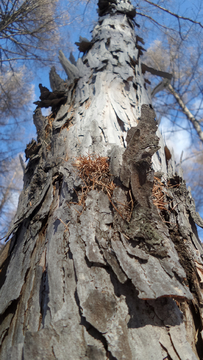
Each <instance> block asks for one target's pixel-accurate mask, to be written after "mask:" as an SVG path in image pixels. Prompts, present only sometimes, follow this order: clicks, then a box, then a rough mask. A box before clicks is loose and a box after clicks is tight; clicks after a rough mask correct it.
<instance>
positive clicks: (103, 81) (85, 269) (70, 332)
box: [0, 0, 203, 360]
mask: <svg viewBox="0 0 203 360" xmlns="http://www.w3.org/2000/svg"><path fill="white" fill-rule="evenodd" d="M134 16H135V9H134V8H133V6H132V5H131V4H130V3H129V1H120V0H117V1H115V0H114V1H99V21H98V24H97V25H96V26H95V28H94V30H93V38H92V41H91V42H88V41H87V40H86V39H83V38H81V39H80V43H79V48H80V50H82V51H83V52H84V55H83V57H82V58H79V59H78V61H77V63H75V64H73V63H70V62H69V60H67V59H66V58H65V56H64V55H63V53H62V52H61V53H60V61H61V63H62V64H63V66H64V69H65V70H66V72H67V74H68V80H67V81H66V82H62V80H61V79H60V78H59V77H58V75H57V74H56V73H55V71H54V69H52V71H51V74H50V82H51V86H52V90H53V91H58V90H64V89H65V91H66V95H67V102H66V104H64V105H62V106H61V107H60V108H59V109H57V111H56V109H55V110H54V111H53V113H52V115H50V116H48V117H43V116H42V114H41V110H40V109H39V108H37V110H36V111H35V114H34V123H35V125H36V128H37V134H38V138H37V142H36V141H32V143H31V144H29V145H28V147H27V150H26V156H27V157H28V158H29V162H28V165H27V167H26V170H25V175H24V189H23V191H22V193H21V195H20V200H19V205H18V211H17V213H16V216H15V219H14V222H13V224H12V226H11V229H10V232H9V233H8V236H10V240H9V241H8V243H7V244H6V246H5V247H4V249H3V251H2V252H1V254H0V269H1V273H0V286H1V292H0V314H1V315H0V317H1V322H0V335H1V348H0V358H1V360H10V359H15V360H22V359H23V360H28V359H33V360H37V359H40V360H41V359H46V360H52V359H53V360H54V359H57V360H64V359H69V360H79V359H87V360H88V359H91V360H106V359H109V360H124V359H126V360H146V359H151V360H163V359H172V360H180V359H181V360H186V359H187V360H197V359H202V358H203V342H202V323H203V313H202V306H203V298H202V281H203V263H202V257H201V256H202V254H203V250H202V246H201V243H200V241H199V239H198V235H197V231H196V226H195V223H196V224H198V225H199V226H203V221H202V219H201V218H200V217H199V215H198V214H197V213H196V211H195V205H194V202H193V199H192V197H191V195H190V193H189V192H188V190H187V189H186V186H185V183H184V181H183V180H182V178H181V177H180V176H178V175H177V174H175V170H174V163H173V160H172V159H167V160H166V159H165V153H166V148H165V149H164V143H163V140H162V138H161V136H160V135H159V137H160V139H159V138H158V137H157V134H158V132H157V131H158V130H157V124H156V121H155V113H154V111H153V109H152V106H151V105H150V99H149V97H148V95H147V91H146V89H145V83H144V78H143V75H142V71H141V61H140V54H141V46H139V45H138V40H140V38H139V37H136V35H135V34H134V24H133V18H134ZM73 62H74V61H73ZM91 156H93V159H96V160H97V159H98V158H99V157H100V159H104V161H106V163H107V164H108V166H109V173H108V176H109V179H110V180H109V181H110V182H109V184H111V186H113V187H112V188H113V191H112V192H111V193H110V192H109V191H108V187H105V185H104V186H101V183H100V185H99V186H97V185H98V181H97V183H96V182H95V183H92V184H91V185H89V188H88V187H87V186H86V185H85V183H84V178H82V177H81V174H80V172H79V167H78V164H80V163H81V161H82V160H81V159H86V160H87V163H88V161H89V162H91ZM105 159H106V160H105ZM96 160H95V161H96ZM90 175H91V174H90ZM86 180H87V179H86ZM112 184H113V185H112ZM85 186H86V187H85ZM84 189H86V190H85V191H84ZM157 193H158V195H157Z"/></svg>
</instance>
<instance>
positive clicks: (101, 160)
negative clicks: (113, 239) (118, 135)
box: [73, 155, 133, 221]
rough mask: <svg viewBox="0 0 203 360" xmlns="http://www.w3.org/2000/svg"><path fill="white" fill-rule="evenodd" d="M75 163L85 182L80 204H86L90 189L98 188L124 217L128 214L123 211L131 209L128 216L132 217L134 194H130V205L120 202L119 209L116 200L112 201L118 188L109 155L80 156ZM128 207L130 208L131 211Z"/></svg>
mask: <svg viewBox="0 0 203 360" xmlns="http://www.w3.org/2000/svg"><path fill="white" fill-rule="evenodd" d="M73 165H74V166H75V167H77V169H78V171H79V176H80V178H81V179H82V180H83V182H84V186H82V192H81V194H80V199H79V205H83V206H85V200H86V197H87V193H88V192H89V191H90V190H98V191H100V190H102V191H103V192H104V193H106V194H107V195H108V198H109V201H110V203H111V205H112V206H113V207H114V209H115V210H116V211H117V213H118V214H119V215H120V216H121V217H122V218H123V219H124V217H125V218H126V216H125V215H124V214H123V213H127V212H129V211H130V216H129V214H128V218H130V217H131V215H132V208H133V200H132V196H130V199H131V200H130V203H129V205H127V206H126V205H125V204H120V203H119V204H120V206H119V209H118V207H117V206H116V205H115V203H114V201H112V195H113V191H114V189H115V188H116V185H115V183H114V182H113V180H112V176H111V174H110V172H109V159H108V157H103V156H97V155H87V156H79V157H78V158H77V159H76V161H75V163H74V164H73ZM130 195H131V194H130ZM121 208H122V210H121ZM127 208H129V211H128V209H127ZM126 220H127V219H126ZM127 221H129V220H127Z"/></svg>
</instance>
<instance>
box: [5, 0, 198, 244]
mask: <svg viewBox="0 0 203 360" xmlns="http://www.w3.org/2000/svg"><path fill="white" fill-rule="evenodd" d="M132 3H133V5H135V6H136V9H137V16H136V23H137V25H139V27H138V26H137V25H136V26H135V31H136V33H137V35H138V36H140V37H141V38H142V39H143V40H144V42H145V44H143V45H142V47H141V48H140V51H141V52H143V62H144V63H145V64H147V65H148V66H149V67H151V68H154V69H156V70H159V71H164V72H168V73H170V74H172V79H171V81H169V80H167V79H163V78H162V77H160V76H157V75H156V74H155V75H152V74H150V73H148V72H146V73H145V78H146V79H147V82H148V85H147V86H148V90H149V92H151V96H152V100H153V106H154V108H155V110H156V115H157V121H158V123H159V129H160V130H161V132H162V135H163V137H164V139H165V141H166V144H167V147H168V148H169V149H170V151H174V154H175V159H176V163H177V169H179V168H180V165H181V167H182V168H183V171H184V178H185V179H186V182H187V185H188V186H190V187H191V190H192V194H193V197H194V198H195V202H196V208H197V211H199V212H200V215H203V148H202V146H203V4H202V1H201V0H195V1H194V2H193V3H192V2H191V1H189V0H186V1H182V0H178V1H175V0H169V1H168V0H167V1H165V0H160V1H158V0H157V1H149V0H138V1H136V2H135V1H132ZM96 7H97V1H96V0H88V1H76V0H70V1H65V0H1V5H0V113H1V117H0V240H1V242H3V239H4V236H5V234H6V232H7V230H8V227H9V224H10V222H11V220H12V218H13V216H14V214H15V211H16V208H17V203H18V196H19V193H20V191H21V189H22V186H23V166H26V159H25V157H24V150H25V148H26V145H27V144H28V143H29V142H30V141H31V140H32V138H36V131H35V127H34V125H33V121H32V114H33V111H34V110H35V108H36V106H35V105H34V104H33V102H34V101H37V100H38V98H39V96H40V92H39V87H38V84H39V83H42V84H43V86H46V87H48V88H49V89H50V84H49V70H50V67H51V66H55V68H56V71H57V72H58V74H59V75H60V76H61V77H62V78H63V79H65V78H66V75H65V72H64V71H63V69H62V67H61V65H60V63H59V60H58V51H59V50H62V51H63V52H64V54H65V56H66V57H67V58H69V56H70V53H71V52H72V53H73V55H74V57H75V59H76V60H77V59H78V57H80V56H82V55H83V54H82V53H80V52H79V50H78V48H77V46H76V45H75V42H77V41H78V40H79V36H82V37H86V38H87V39H88V40H91V30H92V29H93V27H94V24H95V23H96V21H97V12H96ZM144 49H146V50H147V51H144ZM50 90H51V89H50ZM49 111H50V109H44V110H43V114H44V115H45V114H49ZM172 149H173V150H172ZM19 155H20V158H19ZM20 159H21V160H20ZM20 162H21V164H20ZM199 236H200V239H201V240H202V241H203V232H201V230H199Z"/></svg>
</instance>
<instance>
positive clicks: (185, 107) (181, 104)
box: [168, 84, 203, 142]
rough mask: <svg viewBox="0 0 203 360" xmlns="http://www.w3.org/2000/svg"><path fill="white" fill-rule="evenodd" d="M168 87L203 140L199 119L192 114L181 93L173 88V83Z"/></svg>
mask: <svg viewBox="0 0 203 360" xmlns="http://www.w3.org/2000/svg"><path fill="white" fill-rule="evenodd" d="M168 89H169V91H170V92H171V94H172V95H173V96H174V97H175V99H176V101H177V103H178V104H179V105H180V107H181V109H182V111H183V113H184V114H185V115H186V116H187V119H188V120H189V121H190V122H191V124H192V125H193V127H194V129H195V130H196V132H197V134H198V136H199V138H200V140H201V141H202V142H203V131H202V130H201V126H200V124H199V121H198V120H197V119H195V117H194V116H193V115H192V113H191V112H190V110H189V109H188V108H187V106H186V105H185V104H184V102H183V100H182V99H181V97H180V95H179V94H178V93H177V92H176V91H175V89H174V88H173V86H172V85H171V84H169V85H168Z"/></svg>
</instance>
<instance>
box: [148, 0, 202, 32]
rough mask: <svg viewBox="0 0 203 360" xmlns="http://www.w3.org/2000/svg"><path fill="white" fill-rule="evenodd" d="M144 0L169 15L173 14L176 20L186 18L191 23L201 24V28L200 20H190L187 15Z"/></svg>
mask: <svg viewBox="0 0 203 360" xmlns="http://www.w3.org/2000/svg"><path fill="white" fill-rule="evenodd" d="M144 1H145V2H147V3H148V4H150V5H153V6H155V7H157V8H158V9H160V10H163V11H165V12H166V13H168V14H170V15H172V16H175V17H176V18H177V19H178V20H180V19H182V20H187V21H190V22H192V23H193V24H196V25H199V26H201V28H203V25H202V24H201V22H198V21H195V20H192V19H191V18H188V17H185V16H181V15H178V14H175V13H173V12H172V11H170V10H168V9H166V8H164V7H163V6H160V5H158V4H155V3H153V2H152V1H149V0H144Z"/></svg>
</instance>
